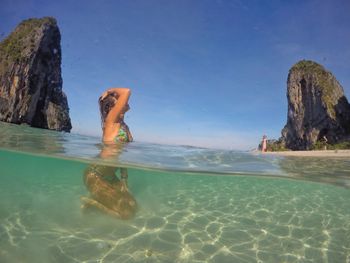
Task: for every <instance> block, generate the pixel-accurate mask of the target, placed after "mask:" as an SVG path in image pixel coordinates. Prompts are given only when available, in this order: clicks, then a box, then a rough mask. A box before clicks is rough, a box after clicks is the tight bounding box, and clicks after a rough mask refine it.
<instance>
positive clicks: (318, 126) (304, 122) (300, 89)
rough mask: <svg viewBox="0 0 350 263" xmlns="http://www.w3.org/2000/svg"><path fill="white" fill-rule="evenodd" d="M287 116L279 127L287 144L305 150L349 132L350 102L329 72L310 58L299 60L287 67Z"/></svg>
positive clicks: (329, 141) (334, 139)
mask: <svg viewBox="0 0 350 263" xmlns="http://www.w3.org/2000/svg"><path fill="white" fill-rule="evenodd" d="M287 98H288V117H287V124H286V126H285V127H284V128H283V130H282V139H283V141H284V143H285V145H286V147H287V148H289V149H292V150H306V149H310V147H311V146H312V145H313V144H314V143H315V142H316V141H320V140H324V138H326V139H327V141H328V143H336V142H339V141H341V140H342V139H344V138H347V137H348V136H349V135H350V105H349V103H348V101H347V99H346V97H345V96H344V91H343V88H342V86H341V85H340V84H339V82H338V81H337V80H336V79H335V77H334V76H333V75H332V73H330V72H328V71H326V70H325V69H324V68H323V67H322V66H321V65H319V64H317V63H315V62H313V61H305V60H303V61H300V62H298V63H297V64H295V65H294V66H293V67H292V68H291V69H290V71H289V75H288V81H287Z"/></svg>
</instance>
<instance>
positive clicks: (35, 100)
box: [0, 17, 72, 132]
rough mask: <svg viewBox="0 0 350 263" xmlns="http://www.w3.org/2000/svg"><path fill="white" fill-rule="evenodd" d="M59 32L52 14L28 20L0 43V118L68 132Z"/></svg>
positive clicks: (67, 112) (68, 121)
mask: <svg viewBox="0 0 350 263" xmlns="http://www.w3.org/2000/svg"><path fill="white" fill-rule="evenodd" d="M60 41H61V35H60V31H59V28H58V26H57V23H56V20H55V19H54V18H51V17H45V18H42V19H28V20H25V21H23V22H22V23H20V24H19V25H18V26H17V27H16V29H15V30H14V31H13V32H12V33H11V34H10V35H9V36H8V37H7V38H6V39H4V41H2V42H1V43H0V121H6V122H11V123H17V124H20V123H27V124H29V125H30V126H33V127H39V128H46V129H52V130H58V131H67V132H69V131H70V130H71V128H72V125H71V121H70V117H69V108H68V102H67V97H66V95H65V94H64V92H63V91H62V77H61V45H60Z"/></svg>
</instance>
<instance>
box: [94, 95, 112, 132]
mask: <svg viewBox="0 0 350 263" xmlns="http://www.w3.org/2000/svg"><path fill="white" fill-rule="evenodd" d="M116 103H117V98H116V96H115V94H108V95H107V96H101V97H100V98H99V99H98V104H99V106H100V115H101V122H102V127H103V123H104V121H105V119H106V117H107V115H108V113H109V111H110V110H111V109H112V108H113V106H114V105H115V104H116Z"/></svg>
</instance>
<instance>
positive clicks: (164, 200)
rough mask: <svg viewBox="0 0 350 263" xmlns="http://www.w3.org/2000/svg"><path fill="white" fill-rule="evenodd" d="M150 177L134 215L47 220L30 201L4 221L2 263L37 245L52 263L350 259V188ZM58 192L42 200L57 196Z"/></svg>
mask: <svg viewBox="0 0 350 263" xmlns="http://www.w3.org/2000/svg"><path fill="white" fill-rule="evenodd" d="M136 172H137V171H135V173H136ZM145 173H147V172H144V173H143V176H147V175H145ZM148 173H150V172H148ZM130 176H131V177H132V176H133V174H132V173H131V175H130ZM135 176H136V177H137V175H135ZM148 176H155V177H157V178H156V180H152V182H153V183H152V184H150V185H147V187H146V189H144V191H142V192H141V193H140V194H139V195H137V194H136V193H135V198H136V199H137V200H138V202H139V206H140V211H138V213H137V215H136V217H135V218H134V219H132V220H129V221H115V220H113V219H110V218H108V217H106V216H104V215H98V214H97V215H96V214H89V215H84V214H81V213H80V211H73V212H71V213H73V216H72V215H67V216H68V217H71V219H70V220H73V221H75V222H71V223H70V224H68V223H67V222H64V221H62V219H60V220H61V221H59V220H57V221H54V220H52V218H45V217H42V216H39V215H38V214H37V212H40V211H35V213H34V211H31V209H33V208H32V207H29V208H28V209H27V210H26V209H21V210H19V211H18V210H17V211H16V212H13V213H12V214H11V215H10V216H7V217H6V218H3V219H2V220H1V222H2V223H1V228H0V229H1V230H0V233H1V235H0V244H1V246H0V247H1V249H0V251H1V252H0V258H2V259H3V260H2V262H11V261H10V260H11V259H15V260H16V259H21V256H23V257H24V256H25V254H26V253H29V252H30V251H31V252H32V255H33V251H35V253H34V256H33V259H35V258H36V256H38V257H39V256H40V257H43V258H46V259H47V262H347V261H349V259H350V245H349V244H350V242H349V240H350V212H349V211H350V209H349V205H348V204H347V203H348V202H346V200H344V198H345V197H349V194H348V193H347V194H346V195H344V196H342V195H340V194H338V192H339V190H340V191H346V192H347V190H346V189H337V188H336V187H334V186H328V187H327V188H324V186H323V185H319V184H311V183H310V184H305V183H301V182H289V183H287V181H286V180H272V181H270V180H266V179H265V180H264V179H255V178H242V177H237V178H230V179H229V180H228V179H223V178H216V177H213V176H211V177H203V178H198V177H196V178H193V176H186V175H181V176H176V175H166V174H162V173H156V175H155V174H153V175H148ZM162 176H163V177H162ZM164 176H167V177H168V178H167V180H165V179H164ZM153 179H154V178H153ZM167 184H168V185H171V186H172V187H171V189H169V186H167ZM53 187H54V186H52V187H51V188H53ZM55 187H56V189H55V192H56V193H57V192H60V191H59V189H57V187H58V186H55ZM47 190H48V192H50V191H52V189H50V187H47ZM57 190H58V191H57ZM74 191H76V187H73V186H72V187H71V189H67V188H66V189H61V192H62V193H64V192H66V193H67V194H69V192H74ZM52 196H53V195H52ZM52 196H51V197H50V194H48V200H46V201H45V200H41V202H44V203H45V202H49V203H50V202H52V201H53V200H52V199H51V200H50V198H52ZM149 196H151V198H149ZM40 198H41V199H42V197H40ZM75 198H76V200H78V196H76V197H75ZM51 204H52V203H51ZM335 204H338V206H337V205H335ZM77 205H78V204H76V203H75V204H72V205H71V206H70V207H69V208H73V207H78V206H77ZM34 209H35V208H34ZM63 212H66V213H68V212H69V211H67V210H66V211H63ZM44 216H45V214H44ZM45 219H47V220H45ZM39 247H40V249H41V250H40V249H39ZM38 249H39V251H38ZM35 254H36V255H35ZM16 256H18V258H16ZM29 258H30V257H29ZM19 262H20V261H19ZM33 262H34V261H33Z"/></svg>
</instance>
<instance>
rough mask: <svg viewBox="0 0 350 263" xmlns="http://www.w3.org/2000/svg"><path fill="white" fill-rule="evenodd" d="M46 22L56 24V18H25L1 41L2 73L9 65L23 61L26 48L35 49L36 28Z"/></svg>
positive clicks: (0, 66)
mask: <svg viewBox="0 0 350 263" xmlns="http://www.w3.org/2000/svg"><path fill="white" fill-rule="evenodd" d="M44 24H47V25H55V24H56V19H55V18H52V17H44V18H41V19H37V18H31V19H27V20H24V21H23V22H21V23H20V24H19V25H18V26H17V27H16V29H15V30H14V31H13V32H12V33H11V34H10V35H9V36H8V37H7V38H5V39H4V40H3V41H2V42H1V43H0V75H2V74H3V73H4V72H5V70H6V69H7V68H8V66H9V65H11V64H13V63H15V62H18V61H21V60H22V59H23V58H24V57H25V54H24V52H23V51H24V50H26V49H29V51H33V49H34V48H35V35H36V34H35V33H36V30H37V29H38V28H40V27H41V26H43V25H44Z"/></svg>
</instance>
